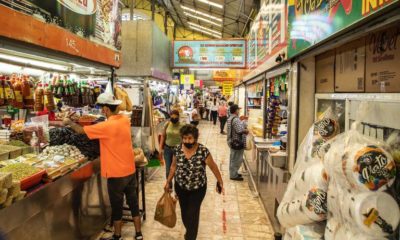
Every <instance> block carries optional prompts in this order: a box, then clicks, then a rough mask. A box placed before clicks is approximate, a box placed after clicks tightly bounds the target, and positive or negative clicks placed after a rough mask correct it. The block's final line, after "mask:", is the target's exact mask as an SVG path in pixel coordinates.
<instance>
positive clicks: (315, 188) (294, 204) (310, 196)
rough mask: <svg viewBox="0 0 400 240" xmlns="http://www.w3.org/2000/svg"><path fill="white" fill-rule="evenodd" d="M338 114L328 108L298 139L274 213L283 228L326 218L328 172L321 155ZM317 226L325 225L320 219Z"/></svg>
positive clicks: (336, 129) (335, 129)
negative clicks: (300, 141)
mask: <svg viewBox="0 0 400 240" xmlns="http://www.w3.org/2000/svg"><path fill="white" fill-rule="evenodd" d="M337 119H338V114H336V113H333V112H332V110H331V109H330V108H329V109H328V110H327V111H326V112H324V113H323V114H322V115H321V117H320V118H319V119H318V121H317V122H316V123H315V124H313V126H312V127H311V128H310V130H309V131H308V133H307V135H306V137H305V138H304V140H303V142H302V143H301V145H300V147H299V150H298V153H297V159H296V165H295V166H294V169H293V175H292V177H291V178H290V181H289V183H288V187H287V189H286V192H285V194H284V196H283V199H282V202H281V204H280V205H279V207H278V211H277V216H278V219H279V222H280V223H281V225H282V226H284V227H286V228H290V227H294V226H296V225H304V224H310V223H314V222H321V221H324V220H326V216H327V205H326V202H327V190H328V175H327V174H326V171H325V168H324V165H323V162H322V159H323V157H324V154H325V153H326V152H327V151H328V150H329V147H327V146H326V145H324V144H325V143H326V142H327V141H329V140H331V139H332V138H334V137H335V136H336V135H337V134H338V133H339V132H340V127H339V124H338V121H337ZM321 226H323V227H325V225H324V223H322V224H321Z"/></svg>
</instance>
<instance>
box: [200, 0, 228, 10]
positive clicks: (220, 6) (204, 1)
mask: <svg viewBox="0 0 400 240" xmlns="http://www.w3.org/2000/svg"><path fill="white" fill-rule="evenodd" d="M198 1H199V2H202V3H205V4H208V5H210V6H214V7H217V8H221V9H222V8H224V6H222V4H218V3H215V2H211V1H208V0H198Z"/></svg>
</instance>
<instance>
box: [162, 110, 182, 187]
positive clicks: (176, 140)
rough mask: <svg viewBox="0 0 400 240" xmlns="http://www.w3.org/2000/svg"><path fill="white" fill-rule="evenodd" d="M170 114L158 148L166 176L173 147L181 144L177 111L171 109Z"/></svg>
mask: <svg viewBox="0 0 400 240" xmlns="http://www.w3.org/2000/svg"><path fill="white" fill-rule="evenodd" d="M170 116H171V118H170V121H169V122H168V123H166V124H165V128H164V133H163V135H162V137H161V141H160V149H162V150H161V152H160V157H162V158H164V161H165V169H166V177H167V178H168V176H169V172H170V168H171V163H172V157H173V155H174V149H175V148H176V147H177V146H178V145H179V144H181V136H180V130H181V128H182V126H183V124H181V123H180V122H179V111H177V110H173V111H172V112H171V115H170ZM170 190H172V185H171V186H170Z"/></svg>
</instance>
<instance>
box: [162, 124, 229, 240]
mask: <svg viewBox="0 0 400 240" xmlns="http://www.w3.org/2000/svg"><path fill="white" fill-rule="evenodd" d="M180 134H181V138H182V144H180V145H179V146H178V147H177V148H176V149H175V155H174V157H173V161H172V165H171V171H170V174H169V176H168V179H167V182H166V183H165V186H164V189H165V191H168V190H169V189H170V185H171V183H172V179H173V178H174V177H175V192H176V194H177V195H178V198H179V205H180V207H181V216H182V221H183V224H184V226H185V228H186V234H185V240H195V239H196V237H197V232H198V228H199V219H200V208H201V203H202V202H203V199H204V197H205V195H206V190H207V176H206V166H208V167H209V168H210V169H211V171H212V173H213V174H214V176H215V177H216V178H217V181H218V182H217V187H216V191H217V192H218V193H219V194H221V193H223V192H224V187H223V181H222V177H221V173H220V172H219V170H218V167H217V165H216V164H215V162H214V160H213V158H212V156H211V154H210V152H209V150H208V149H207V148H206V147H205V146H204V145H202V144H200V143H198V142H197V140H198V138H199V130H198V129H197V128H196V127H195V126H193V125H190V124H188V125H185V126H183V127H182V128H181V131H180Z"/></svg>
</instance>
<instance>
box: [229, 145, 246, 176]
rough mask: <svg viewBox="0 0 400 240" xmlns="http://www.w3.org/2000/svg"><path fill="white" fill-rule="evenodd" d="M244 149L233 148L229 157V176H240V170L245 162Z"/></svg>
mask: <svg viewBox="0 0 400 240" xmlns="http://www.w3.org/2000/svg"><path fill="white" fill-rule="evenodd" d="M243 154H244V149H242V150H234V149H232V148H231V155H230V159H229V177H230V178H237V177H239V175H238V171H239V168H240V166H241V165H242V163H243Z"/></svg>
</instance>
